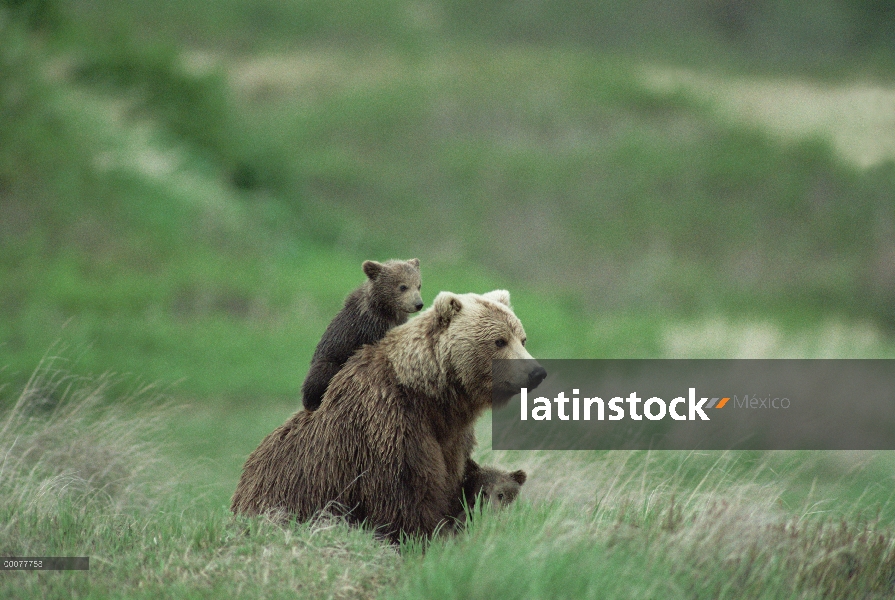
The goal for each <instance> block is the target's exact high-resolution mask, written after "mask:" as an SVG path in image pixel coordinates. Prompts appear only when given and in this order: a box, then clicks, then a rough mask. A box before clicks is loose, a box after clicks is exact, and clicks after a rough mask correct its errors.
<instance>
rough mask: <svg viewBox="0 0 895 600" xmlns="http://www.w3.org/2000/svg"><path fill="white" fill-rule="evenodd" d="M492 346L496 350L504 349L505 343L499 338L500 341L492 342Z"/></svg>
mask: <svg viewBox="0 0 895 600" xmlns="http://www.w3.org/2000/svg"><path fill="white" fill-rule="evenodd" d="M494 345H495V346H497V347H498V348H505V347H506V345H507V341H506V340H505V339H503V338H501V339H499V340H497V341H496V342H494Z"/></svg>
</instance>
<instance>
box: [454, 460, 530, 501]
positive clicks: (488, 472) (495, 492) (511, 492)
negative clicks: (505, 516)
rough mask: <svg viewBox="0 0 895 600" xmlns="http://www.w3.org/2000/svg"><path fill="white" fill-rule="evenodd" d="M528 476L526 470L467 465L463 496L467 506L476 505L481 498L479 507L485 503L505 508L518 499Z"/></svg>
mask: <svg viewBox="0 0 895 600" xmlns="http://www.w3.org/2000/svg"><path fill="white" fill-rule="evenodd" d="M527 478H528V476H527V475H526V474H525V471H522V470H519V471H513V472H512V473H508V472H507V471H501V470H500V469H495V468H493V467H485V466H482V465H475V467H471V468H470V467H467V471H466V479H465V480H464V481H463V497H464V498H465V499H466V506H468V507H469V508H470V509H471V508H474V507H476V500H478V499H480V500H481V505H480V506H478V508H480V509H481V508H484V507H485V505H488V506H490V507H491V508H504V507H507V506H509V505H510V504H512V503H513V501H514V500H516V496H518V495H519V490H520V489H521V488H522V484H523V483H525V480H526V479H527Z"/></svg>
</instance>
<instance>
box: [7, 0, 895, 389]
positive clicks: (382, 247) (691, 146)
mask: <svg viewBox="0 0 895 600" xmlns="http://www.w3.org/2000/svg"><path fill="white" fill-rule="evenodd" d="M892 22H893V15H892V11H891V9H890V8H889V7H888V5H887V4H886V3H881V2H874V1H871V0H867V1H865V2H857V3H856V2H849V3H846V2H844V1H839V0H823V1H821V2H814V3H809V2H795V3H792V2H775V1H771V0H763V1H760V2H742V1H737V0H729V1H722V0H692V1H690V2H684V3H678V4H677V5H674V6H673V7H671V5H668V4H667V3H664V2H658V1H650V0H640V1H638V2H635V3H629V4H624V5H615V4H605V3H604V4H588V3H579V2H575V3H571V4H570V3H558V2H549V1H542V2H526V3H518V2H497V1H490V2H484V3H475V4H473V3H466V2H453V3H447V2H423V1H421V2H398V1H396V0H381V1H378V2H343V3H337V4H334V3H329V2H294V1H286V0H263V1H259V2H251V3H249V2H244V1H243V0H226V1H224V2H208V1H198V2H192V3H189V4H188V5H185V4H183V3H180V2H170V1H163V2H145V1H143V0H132V1H130V2H108V1H105V0H72V1H71V2H62V1H61V0H56V1H54V0H31V1H29V0H4V1H3V2H2V3H0V69H2V72H0V281H2V285H0V315H2V318H0V364H4V365H8V370H9V371H10V373H11V374H12V375H11V376H12V377H13V378H18V379H22V378H24V377H25V375H24V374H27V373H28V372H30V370H31V369H32V368H33V366H34V364H35V363H36V361H37V360H38V359H39V358H40V356H41V355H42V354H43V353H44V352H46V351H47V348H49V347H51V346H52V345H53V343H54V342H56V341H61V343H62V344H63V345H65V346H67V347H69V348H71V349H72V353H73V354H74V356H75V357H76V358H77V361H78V362H79V364H80V366H78V367H75V368H76V369H81V370H83V371H91V372H102V371H105V370H109V369H111V370H114V371H126V372H134V373H138V374H139V375H140V376H141V377H146V378H148V379H150V380H163V381H180V380H181V379H182V380H183V383H182V385H183V388H182V389H183V390H184V392H185V393H187V394H190V395H195V396H198V397H203V398H210V397H217V396H228V397H235V398H238V397H246V396H252V397H255V396H258V397H279V398H291V397H294V395H295V392H296V390H297V389H298V386H299V384H300V381H301V377H302V375H303V373H304V370H305V368H306V366H307V361H308V359H309V357H310V354H311V352H312V350H313V347H314V345H315V343H316V340H317V337H318V336H319V334H320V332H321V331H322V330H323V328H324V327H325V324H326V323H327V322H328V320H329V319H330V318H331V316H332V315H333V314H334V313H335V311H336V310H338V307H339V304H340V303H341V300H342V298H343V297H344V296H345V295H346V294H347V292H348V291H349V290H350V289H352V288H353V287H354V286H356V285H357V284H359V283H360V281H361V280H362V275H361V273H360V270H359V264H360V262H361V261H362V260H364V259H366V258H373V257H378V258H387V257H390V256H394V257H410V256H418V257H419V258H420V259H421V260H422V262H423V274H424V285H425V288H424V292H425V291H426V290H428V292H427V296H426V299H427V300H430V299H431V298H432V297H434V294H435V293H436V292H437V291H438V290H440V289H454V290H464V291H465V290H477V291H484V290H486V289H490V288H495V287H507V288H509V289H510V290H511V291H512V292H513V297H514V302H515V304H516V306H517V309H518V310H519V313H520V315H521V316H522V317H523V321H524V322H525V323H526V324H527V326H528V327H529V329H533V331H529V335H530V337H531V339H532V342H533V344H534V345H535V346H534V350H533V352H535V353H536V354H537V353H540V354H541V355H544V356H546V355H549V356H555V357H563V356H565V357H573V356H656V355H661V353H662V349H661V347H660V344H659V342H658V341H657V340H658V338H659V337H660V335H661V325H660V324H661V323H663V322H667V320H668V319H669V318H676V319H681V318H684V319H687V318H692V317H694V316H696V315H700V314H714V313H727V314H738V315H752V316H756V315H758V316H766V317H773V318H777V319H783V320H784V321H795V322H806V323H811V322H816V321H817V320H820V319H823V318H826V317H828V316H833V317H836V318H840V317H841V318H845V319H871V320H872V321H874V322H876V323H877V324H879V325H883V326H887V327H891V326H893V325H895V267H893V264H895V262H893V261H892V257H893V256H895V215H893V210H895V206H893V203H892V198H893V197H895V167H893V165H892V164H891V163H889V164H885V165H880V166H877V167H875V168H873V169H870V170H867V171H860V170H858V169H857V168H855V167H852V166H850V165H846V164H843V163H841V162H840V161H839V160H838V159H837V158H836V157H835V156H834V154H833V152H832V151H831V149H830V147H829V145H828V144H827V143H826V142H825V141H824V140H823V139H820V138H817V139H806V140H801V141H797V142H783V141H780V140H779V139H776V138H772V137H770V136H769V135H768V134H767V133H765V132H763V131H760V130H758V129H752V128H749V127H746V126H734V125H731V124H730V123H728V122H725V121H723V120H721V119H720V118H718V117H717V116H715V112H714V111H713V109H712V106H711V105H710V104H709V103H708V102H707V101H704V100H702V99H700V98H695V97H693V95H691V94H687V93H684V92H683V91H677V90H670V91H666V92H658V91H655V90H652V89H648V88H647V87H645V85H644V84H643V82H642V81H641V79H640V78H639V76H638V73H639V71H638V69H640V67H641V66H642V65H644V64H660V65H686V66H691V67H695V68H699V69H702V70H705V71H715V72H719V73H721V74H722V75H721V76H724V74H736V73H744V72H749V73H756V72H758V73H766V74H779V73H787V74H790V75H798V76H800V77H806V76H822V77H824V78H826V79H829V78H835V79H840V80H851V78H852V77H854V76H855V75H862V76H867V77H875V78H887V77H889V76H890V74H891V73H892V72H893V69H892V66H893V63H892V61H891V56H890V53H888V49H889V48H890V45H891V41H892V35H893V34H892V31H893V30H895V29H893V27H891V25H892ZM526 309H529V310H528V311H526ZM626 332H630V333H626ZM635 332H636V334H635ZM538 344H541V345H540V347H538Z"/></svg>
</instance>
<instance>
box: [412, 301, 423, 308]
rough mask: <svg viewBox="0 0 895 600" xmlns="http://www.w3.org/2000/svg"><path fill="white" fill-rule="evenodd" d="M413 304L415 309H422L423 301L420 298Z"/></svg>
mask: <svg viewBox="0 0 895 600" xmlns="http://www.w3.org/2000/svg"><path fill="white" fill-rule="evenodd" d="M413 306H414V308H416V309H417V310H422V309H423V301H422V300H420V301H419V302H417V303H416V304H414V305H413Z"/></svg>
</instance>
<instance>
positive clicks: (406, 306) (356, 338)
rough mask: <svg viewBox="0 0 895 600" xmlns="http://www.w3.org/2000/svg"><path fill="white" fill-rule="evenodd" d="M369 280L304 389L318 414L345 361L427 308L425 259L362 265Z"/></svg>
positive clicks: (334, 328)
mask: <svg viewBox="0 0 895 600" xmlns="http://www.w3.org/2000/svg"><path fill="white" fill-rule="evenodd" d="M363 270H364V273H365V274H366V275H367V281H365V282H364V284H363V285H362V286H360V287H359V288H357V289H356V290H354V291H353V292H352V293H351V294H350V295H349V296H348V298H346V299H345V306H344V308H342V310H341V311H340V312H339V314H337V315H336V317H335V318H334V319H333V320H332V322H331V323H330V324H329V327H327V328H326V331H325V332H324V333H323V337H322V338H320V343H318V344H317V349H316V350H315V351H314V356H313V357H312V358H311V368H310V369H309V370H308V375H307V377H305V381H304V384H302V386H301V400H302V404H303V405H304V407H305V410H309V411H313V410H317V408H318V407H319V406H320V403H321V402H322V401H323V393H324V392H326V387H327V386H328V385H329V382H330V380H331V379H332V378H333V376H335V374H336V373H338V372H339V371H340V370H341V369H342V366H343V365H344V364H345V361H347V360H348V358H349V357H350V356H351V355H352V354H354V352H355V351H356V350H357V349H359V348H360V347H361V346H363V345H364V344H373V343H376V342H378V341H379V340H381V339H382V338H383V336H384V335H385V334H386V332H387V331H388V330H389V329H391V328H392V327H395V326H396V325H401V324H402V323H405V322H406V321H407V317H408V315H409V314H410V313H415V312H417V311H419V310H420V309H421V308H422V307H423V300H422V297H421V296H420V288H421V285H422V284H421V278H420V261H419V260H418V259H416V258H413V259H411V260H406V261H403V260H390V261H387V262H385V263H378V262H376V261H373V260H368V261H366V262H364V264H363Z"/></svg>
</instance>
